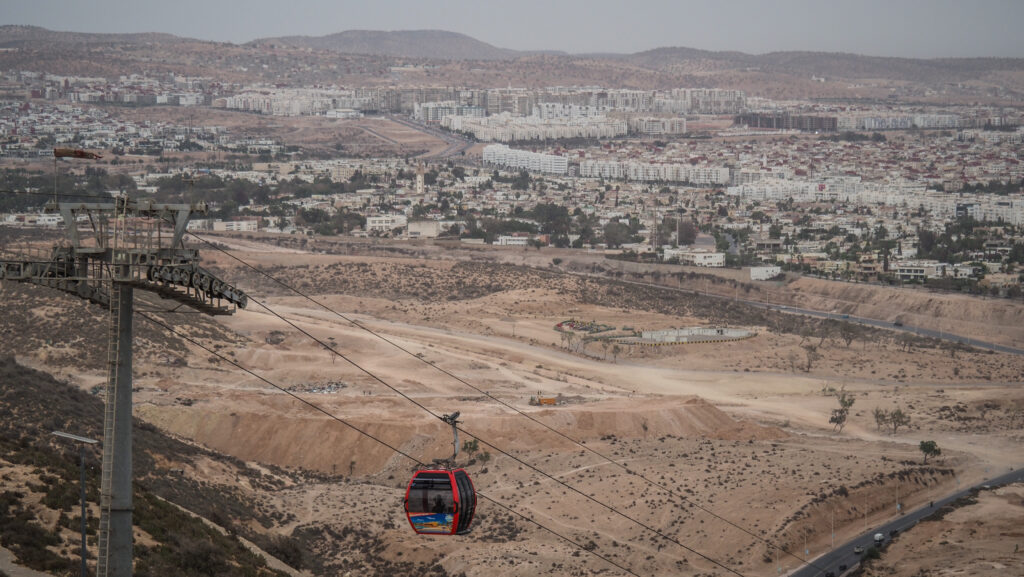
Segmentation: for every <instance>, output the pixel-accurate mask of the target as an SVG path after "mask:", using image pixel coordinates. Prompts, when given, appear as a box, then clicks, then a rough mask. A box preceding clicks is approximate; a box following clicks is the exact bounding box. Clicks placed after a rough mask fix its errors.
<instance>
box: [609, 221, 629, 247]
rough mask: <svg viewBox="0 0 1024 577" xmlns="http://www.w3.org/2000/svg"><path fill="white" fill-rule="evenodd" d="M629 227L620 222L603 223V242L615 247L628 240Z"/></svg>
mask: <svg viewBox="0 0 1024 577" xmlns="http://www.w3.org/2000/svg"><path fill="white" fill-rule="evenodd" d="M629 239H630V233H629V227H628V226H626V225H624V224H622V223H621V222H617V221H612V222H609V223H608V224H606V225H604V242H605V244H607V245H608V247H609V248H617V247H620V246H622V244H623V243H626V242H629Z"/></svg>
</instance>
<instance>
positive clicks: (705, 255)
mask: <svg viewBox="0 0 1024 577" xmlns="http://www.w3.org/2000/svg"><path fill="white" fill-rule="evenodd" d="M662 258H664V259H665V260H671V259H678V260H679V262H680V264H690V265H694V266H706V267H723V266H725V253H724V252H707V251H703V250H694V249H691V248H666V249H665V253H664V255H663V257H662Z"/></svg>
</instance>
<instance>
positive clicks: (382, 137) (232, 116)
mask: <svg viewBox="0 0 1024 577" xmlns="http://www.w3.org/2000/svg"><path fill="white" fill-rule="evenodd" d="M116 112H117V113H118V114H119V115H121V116H123V117H125V118H128V119H131V120H135V121H139V122H142V121H149V122H167V123H173V124H177V125H178V126H188V125H189V123H190V122H191V123H192V125H193V126H219V127H223V128H226V129H227V130H228V131H229V134H231V135H232V136H233V137H235V138H243V137H246V136H250V137H262V138H273V139H276V140H278V141H280V142H286V143H288V144H289V145H292V146H299V147H302V148H303V149H306V150H320V151H325V152H330V153H332V154H336V155H344V156H357V157H366V156H414V155H417V154H422V153H424V152H428V151H431V152H432V151H434V150H435V149H436V150H440V149H443V148H444V146H445V145H444V142H442V141H441V140H440V139H438V138H435V137H433V136H430V135H428V134H425V133H422V132H419V131H417V130H413V129H411V128H408V127H406V126H403V125H401V124H398V123H396V122H392V121H390V120H388V119H386V118H356V119H337V118H326V117H322V116H298V117H293V116H265V115H261V114H253V113H248V112H240V111H235V110H221V109H216V108H176V107H148V108H146V109H131V108H129V109H124V110H121V109H116Z"/></svg>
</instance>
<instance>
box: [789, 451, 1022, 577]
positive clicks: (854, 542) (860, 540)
mask: <svg viewBox="0 0 1024 577" xmlns="http://www.w3.org/2000/svg"><path fill="white" fill-rule="evenodd" d="M1021 481H1024V469H1017V470H1015V471H1010V472H1009V473H1006V474H1004V475H1000V476H998V477H995V478H994V479H989V480H986V481H982V482H980V483H978V484H977V485H974V486H972V487H968V488H967V489H964V490H963V491H959V492H956V493H953V494H952V495H949V496H947V497H944V498H943V499H940V500H938V501H934V502H933V504H932V505H930V506H924V507H921V508H920V509H915V510H913V511H910V512H909V513H906V514H904V515H901V516H900V517H898V518H897V519H894V520H893V521H890V522H889V523H886V524H885V525H882V526H881V527H876V528H874V529H872V530H871V531H868V532H867V533H864V534H863V535H860V536H858V537H856V538H854V539H851V540H849V541H847V542H846V543H843V544H842V545H840V546H838V547H836V548H835V549H834V550H832V551H830V552H828V553H826V554H824V555H822V556H821V557H818V558H817V559H815V560H813V561H812V563H814V566H811V565H809V564H808V565H804V566H803V567H801V568H800V569H797V570H795V571H793V572H792V573H790V576H791V577H824V576H825V575H827V574H828V573H829V572H830V571H831V572H833V573H834V574H835V575H841V574H842V572H841V571H840V570H839V566H840V565H846V566H847V568H851V567H854V566H855V565H857V563H859V562H860V559H861V556H860V555H858V554H856V553H854V552H853V548H854V547H858V546H859V547H864V549H865V550H867V549H868V548H870V547H872V546H874V544H875V542H874V538H873V535H874V534H875V533H882V534H883V535H885V543H884V544H883V547H884V546H885V545H888V544H889V541H890V535H891V534H892V532H893V531H896V532H899V533H902V532H904V531H906V530H907V529H910V528H911V527H913V526H914V525H917V523H918V522H919V521H921V519H924V518H925V517H927V516H929V515H931V514H932V513H934V512H935V511H937V510H938V509H939V508H941V507H944V506H946V505H948V504H949V503H952V502H953V501H955V500H957V499H959V498H960V497H963V496H964V495H967V494H968V493H970V492H971V491H973V490H975V489H978V488H981V487H997V486H1000V485H1007V484H1009V483H1017V482H1021Z"/></svg>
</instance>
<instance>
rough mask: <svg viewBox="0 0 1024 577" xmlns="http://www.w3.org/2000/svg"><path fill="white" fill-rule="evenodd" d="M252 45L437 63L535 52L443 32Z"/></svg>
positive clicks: (349, 34) (342, 35) (367, 33)
mask: <svg viewBox="0 0 1024 577" xmlns="http://www.w3.org/2000/svg"><path fill="white" fill-rule="evenodd" d="M250 44H252V45H257V46H263V45H268V44H274V45H282V46H293V47H299V48H313V49H316V50H329V51H331V52H343V53H347V54H373V55H377V56H398V57H402V58H430V59H434V60H514V59H516V58H519V57H521V56H526V55H529V54H535V52H520V51H517V50H509V49H506V48H498V47H497V46H493V45H491V44H488V43H486V42H481V41H479V40H477V39H475V38H472V37H470V36H466V35H465V34H459V33H457V32H447V31H444V30H396V31H383V30H346V31H345V32H338V33H337V34H329V35H327V36H282V37H279V38H261V39H258V40H254V41H252V42H250Z"/></svg>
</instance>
